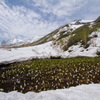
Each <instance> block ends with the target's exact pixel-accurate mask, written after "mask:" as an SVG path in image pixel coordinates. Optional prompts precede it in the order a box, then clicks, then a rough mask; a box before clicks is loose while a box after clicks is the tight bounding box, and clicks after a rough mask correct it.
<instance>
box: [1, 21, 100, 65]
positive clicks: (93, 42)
mask: <svg viewBox="0 0 100 100" xmlns="http://www.w3.org/2000/svg"><path fill="white" fill-rule="evenodd" d="M32 45H35V46H30V47H21V48H15V49H14V48H9V47H5V48H4V49H0V63H1V62H5V61H8V62H14V61H21V60H27V59H32V58H50V56H61V57H62V58H68V57H77V56H88V57H96V56H100V23H99V20H98V21H96V22H95V21H94V22H93V21H92V22H91V21H86V20H78V21H73V22H71V23H69V24H66V25H64V26H62V27H60V28H58V29H57V30H55V31H53V32H52V33H50V34H48V35H47V36H45V37H43V38H41V39H39V40H38V41H36V42H33V43H32Z"/></svg>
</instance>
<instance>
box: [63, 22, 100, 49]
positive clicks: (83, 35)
mask: <svg viewBox="0 0 100 100" xmlns="http://www.w3.org/2000/svg"><path fill="white" fill-rule="evenodd" d="M98 28H100V23H98V24H94V25H92V28H90V27H89V24H88V25H84V26H81V27H79V28H78V29H76V30H75V31H73V32H72V33H70V34H71V37H70V39H69V41H68V44H66V46H65V49H64V50H67V49H68V48H69V47H70V46H72V45H74V44H76V43H77V42H81V43H82V45H84V46H85V47H86V45H87V42H88V41H89V39H90V38H89V37H88V36H89V34H91V33H92V32H94V31H97V30H98Z"/></svg>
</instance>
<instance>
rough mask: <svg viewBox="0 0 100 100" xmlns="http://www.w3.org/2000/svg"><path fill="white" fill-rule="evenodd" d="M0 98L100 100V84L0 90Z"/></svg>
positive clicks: (18, 99)
mask: <svg viewBox="0 0 100 100" xmlns="http://www.w3.org/2000/svg"><path fill="white" fill-rule="evenodd" d="M0 100H100V84H89V85H80V86H77V87H71V88H69V89H58V90H50V91H43V92H40V93H34V92H28V93H26V94H22V93H19V92H16V91H13V92H9V93H4V92H0Z"/></svg>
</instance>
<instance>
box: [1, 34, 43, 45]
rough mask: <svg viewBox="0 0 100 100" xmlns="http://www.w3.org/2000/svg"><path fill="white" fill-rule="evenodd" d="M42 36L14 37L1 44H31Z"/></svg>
mask: <svg viewBox="0 0 100 100" xmlns="http://www.w3.org/2000/svg"><path fill="white" fill-rule="evenodd" d="M41 37H42V36H34V37H33V38H31V39H24V40H23V39H12V40H7V41H2V43H1V45H3V44H4V45H6V46H21V45H25V44H31V43H33V42H35V41H37V40H38V39H40V38H41Z"/></svg>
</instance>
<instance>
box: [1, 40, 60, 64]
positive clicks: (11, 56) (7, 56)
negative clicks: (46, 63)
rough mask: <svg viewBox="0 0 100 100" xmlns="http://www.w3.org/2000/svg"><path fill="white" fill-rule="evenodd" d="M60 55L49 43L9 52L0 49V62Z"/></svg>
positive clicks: (14, 49)
mask: <svg viewBox="0 0 100 100" xmlns="http://www.w3.org/2000/svg"><path fill="white" fill-rule="evenodd" d="M61 54H62V53H61V52H59V50H56V49H54V47H53V46H52V41H51V42H47V43H45V44H41V45H37V46H33V47H23V48H13V49H10V50H6V49H0V62H5V61H8V62H14V61H21V60H27V59H32V58H50V56H58V55H61Z"/></svg>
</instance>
